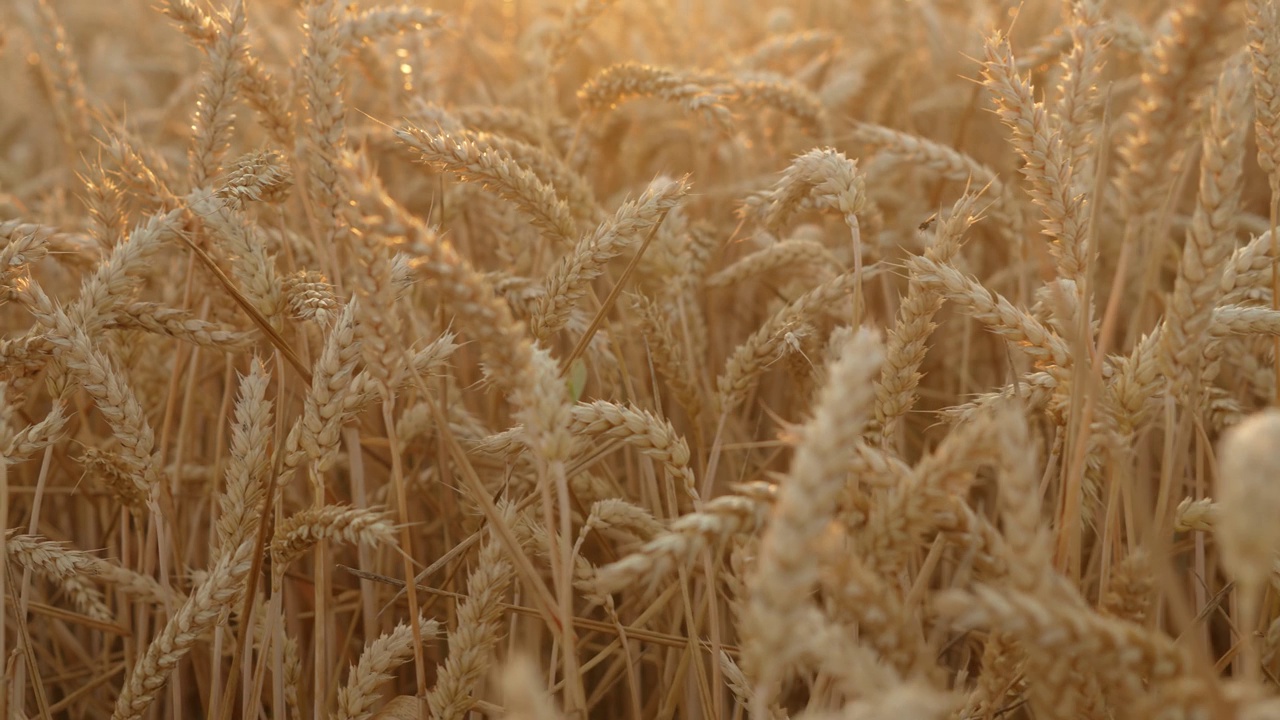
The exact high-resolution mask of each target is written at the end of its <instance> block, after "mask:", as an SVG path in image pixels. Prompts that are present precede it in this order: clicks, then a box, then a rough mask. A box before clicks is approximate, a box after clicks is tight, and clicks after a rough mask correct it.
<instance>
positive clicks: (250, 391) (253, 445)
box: [217, 360, 275, 552]
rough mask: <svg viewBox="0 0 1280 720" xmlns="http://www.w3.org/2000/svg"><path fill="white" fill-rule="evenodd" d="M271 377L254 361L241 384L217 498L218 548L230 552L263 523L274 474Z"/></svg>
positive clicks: (254, 535) (255, 531)
mask: <svg viewBox="0 0 1280 720" xmlns="http://www.w3.org/2000/svg"><path fill="white" fill-rule="evenodd" d="M270 382H271V377H270V375H268V374H267V371H266V369H265V368H263V366H262V363H260V362H258V361H257V360H254V361H253V362H251V363H250V365H249V374H248V375H245V376H244V377H243V378H241V380H240V398H239V399H238V400H237V401H236V415H235V422H234V424H233V425H232V427H231V447H230V451H229V453H228V456H227V470H226V485H225V486H224V487H223V490H222V494H221V495H219V497H218V520H217V536H218V547H219V548H220V549H222V551H223V552H231V551H232V550H234V549H235V548H237V547H239V546H240V544H241V543H244V542H247V541H249V540H251V539H253V538H254V537H256V535H257V532H258V523H259V522H261V521H262V519H261V517H260V515H261V513H262V498H263V494H264V493H265V492H266V479H267V473H269V472H271V458H272V452H271V438H272V434H273V432H274V430H275V428H274V427H273V424H272V421H271V401H270V400H268V399H267V386H268V385H270Z"/></svg>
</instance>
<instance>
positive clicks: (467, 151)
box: [395, 126, 578, 245]
mask: <svg viewBox="0 0 1280 720" xmlns="http://www.w3.org/2000/svg"><path fill="white" fill-rule="evenodd" d="M395 133H396V137H397V138H399V139H400V141H401V142H403V143H404V144H405V145H406V146H407V147H408V148H409V149H410V150H411V151H412V152H413V153H414V154H416V155H417V156H418V158H419V159H420V160H421V161H422V162H424V163H426V164H428V165H431V166H433V167H435V168H438V169H441V170H447V171H449V172H451V173H454V174H456V175H457V176H458V177H459V178H460V179H462V180H463V181H464V182H477V183H481V184H482V185H483V186H484V187H485V188H486V189H488V190H490V191H491V192H494V193H495V194H497V195H498V196H499V197H502V198H504V199H506V200H509V201H511V202H513V203H515V204H516V206H517V207H519V208H520V209H521V210H522V211H523V212H525V213H526V214H528V215H529V217H530V218H531V219H532V220H533V222H534V224H535V225H537V226H538V228H539V229H541V230H542V231H544V232H545V233H547V235H548V236H550V238H551V239H552V240H553V241H554V242H555V243H556V244H557V245H565V244H568V243H573V242H574V241H575V239H576V238H577V236H578V226H577V222H576V221H575V220H574V218H573V212H572V211H571V210H570V208H569V204H568V203H567V202H565V200H564V198H563V197H561V195H560V193H559V191H558V190H557V189H556V188H555V187H553V186H551V185H548V184H547V183H545V182H543V181H542V180H541V179H539V178H538V176H537V175H535V174H534V172H533V171H532V170H530V169H529V168H527V167H525V166H523V165H521V164H520V163H518V162H516V160H515V159H513V158H512V157H511V155H510V154H509V153H507V152H505V151H503V150H501V149H499V148H497V147H494V146H491V145H481V144H478V143H477V142H475V141H474V140H471V139H468V138H465V137H454V136H453V135H451V134H448V133H432V132H428V131H426V130H423V129H421V128H417V127H413V126H409V127H407V128H403V129H399V130H396V131H395Z"/></svg>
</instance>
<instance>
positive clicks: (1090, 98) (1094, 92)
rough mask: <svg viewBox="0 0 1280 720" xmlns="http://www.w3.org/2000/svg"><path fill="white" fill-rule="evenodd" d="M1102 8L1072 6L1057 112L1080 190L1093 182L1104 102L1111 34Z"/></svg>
mask: <svg viewBox="0 0 1280 720" xmlns="http://www.w3.org/2000/svg"><path fill="white" fill-rule="evenodd" d="M1102 5H1103V3H1102V2H1100V1H1099V0H1085V2H1078V3H1074V4H1073V5H1072V6H1071V27H1070V30H1069V32H1070V37H1071V52H1069V53H1067V55H1066V56H1065V57H1064V58H1063V59H1062V63H1061V69H1062V80H1061V81H1060V82H1059V83H1058V104H1057V107H1056V108H1055V109H1054V117H1055V118H1056V120H1057V122H1058V125H1059V127H1061V128H1062V134H1063V138H1064V139H1063V145H1064V146H1065V147H1066V150H1067V160H1068V164H1069V165H1070V166H1071V168H1072V177H1074V178H1075V181H1076V183H1077V185H1079V186H1081V187H1084V184H1085V183H1091V182H1092V180H1093V169H1092V168H1093V166H1092V158H1093V152H1094V148H1093V146H1094V138H1095V134H1096V132H1097V126H1098V110H1099V103H1100V99H1101V98H1100V94H1099V92H1098V87H1099V86H1100V85H1101V84H1102V83H1101V82H1100V77H1101V75H1102V69H1103V64H1104V63H1103V60H1102V53H1103V51H1104V50H1105V49H1106V44H1107V37H1106V36H1107V34H1108V27H1107V24H1106V22H1105V21H1104V20H1103V17H1102ZM1095 202H1096V201H1095Z"/></svg>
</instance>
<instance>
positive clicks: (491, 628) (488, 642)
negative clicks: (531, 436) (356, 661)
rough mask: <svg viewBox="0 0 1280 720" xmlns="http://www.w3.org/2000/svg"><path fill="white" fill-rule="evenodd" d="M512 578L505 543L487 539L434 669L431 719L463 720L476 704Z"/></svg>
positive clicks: (490, 660) (430, 694)
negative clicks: (446, 653) (445, 654)
mask: <svg viewBox="0 0 1280 720" xmlns="http://www.w3.org/2000/svg"><path fill="white" fill-rule="evenodd" d="M508 517H510V514H508ZM564 540H565V541H567V538H566V539H564ZM511 576H512V567H511V563H510V562H508V561H507V559H506V557H505V551H504V549H503V544H502V541H501V540H499V539H498V538H497V537H490V538H488V539H487V540H486V541H485V544H484V546H483V547H482V548H481V549H480V554H479V556H478V558H477V559H476V566H475V568H474V569H473V570H472V571H471V575H470V576H469V577H468V578H467V596H466V599H465V600H463V601H462V603H461V605H459V606H458V609H457V617H458V624H457V627H456V628H455V629H454V630H453V631H452V632H451V633H449V657H448V659H446V660H445V662H444V664H443V665H439V666H437V667H436V678H437V679H436V686H435V687H434V688H432V689H431V691H430V692H428V693H427V706H428V707H429V708H430V709H431V717H433V718H438V719H439V720H460V718H462V717H463V716H465V715H466V713H467V711H468V710H470V709H471V708H472V707H473V706H474V705H475V698H474V697H472V692H473V691H474V690H475V688H476V685H477V684H478V683H479V682H480V680H482V679H483V678H484V676H485V674H486V673H487V672H488V670H489V666H490V664H491V663H492V662H493V651H494V648H495V647H496V645H497V643H498V641H499V639H500V637H501V633H502V618H503V613H504V611H503V608H502V599H503V597H504V596H505V595H506V593H507V589H508V588H509V587H510V585H511ZM568 650H569V651H570V652H572V649H568Z"/></svg>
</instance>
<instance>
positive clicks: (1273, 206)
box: [1245, 0, 1280, 404]
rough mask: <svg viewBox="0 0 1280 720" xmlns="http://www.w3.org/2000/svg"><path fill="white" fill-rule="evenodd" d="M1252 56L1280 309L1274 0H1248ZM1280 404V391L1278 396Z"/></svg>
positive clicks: (1279, 16) (1278, 51) (1279, 343)
mask: <svg viewBox="0 0 1280 720" xmlns="http://www.w3.org/2000/svg"><path fill="white" fill-rule="evenodd" d="M1245 18H1246V19H1247V21H1248V22H1247V36H1248V39H1249V56H1250V59H1251V60H1252V66H1253V90H1254V95H1253V99H1254V136H1255V138H1256V140H1257V144H1258V165H1259V167H1261V168H1262V170H1263V172H1265V173H1267V177H1268V180H1269V181H1270V184H1271V203H1270V210H1271V213H1270V215H1271V231H1270V232H1271V238H1270V242H1269V243H1268V245H1269V246H1270V248H1271V254H1272V256H1273V261H1272V263H1271V264H1270V267H1269V268H1268V270H1269V271H1270V272H1269V275H1270V278H1269V282H1268V286H1269V287H1270V288H1271V308H1272V309H1273V310H1280V263H1277V262H1275V260H1274V257H1275V256H1277V255H1280V242H1277V239H1278V238H1280V236H1277V235H1276V232H1277V230H1276V227H1277V224H1278V223H1280V10H1277V8H1276V4H1275V2H1272V0H1247V1H1246V2H1245ZM1271 350H1272V354H1273V356H1274V357H1273V360H1272V362H1273V363H1274V377H1275V381H1274V392H1275V393H1280V337H1277V338H1275V339H1273V340H1272V346H1271ZM1275 399H1276V400H1277V402H1278V404H1280V394H1278V395H1276V396H1275Z"/></svg>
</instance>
